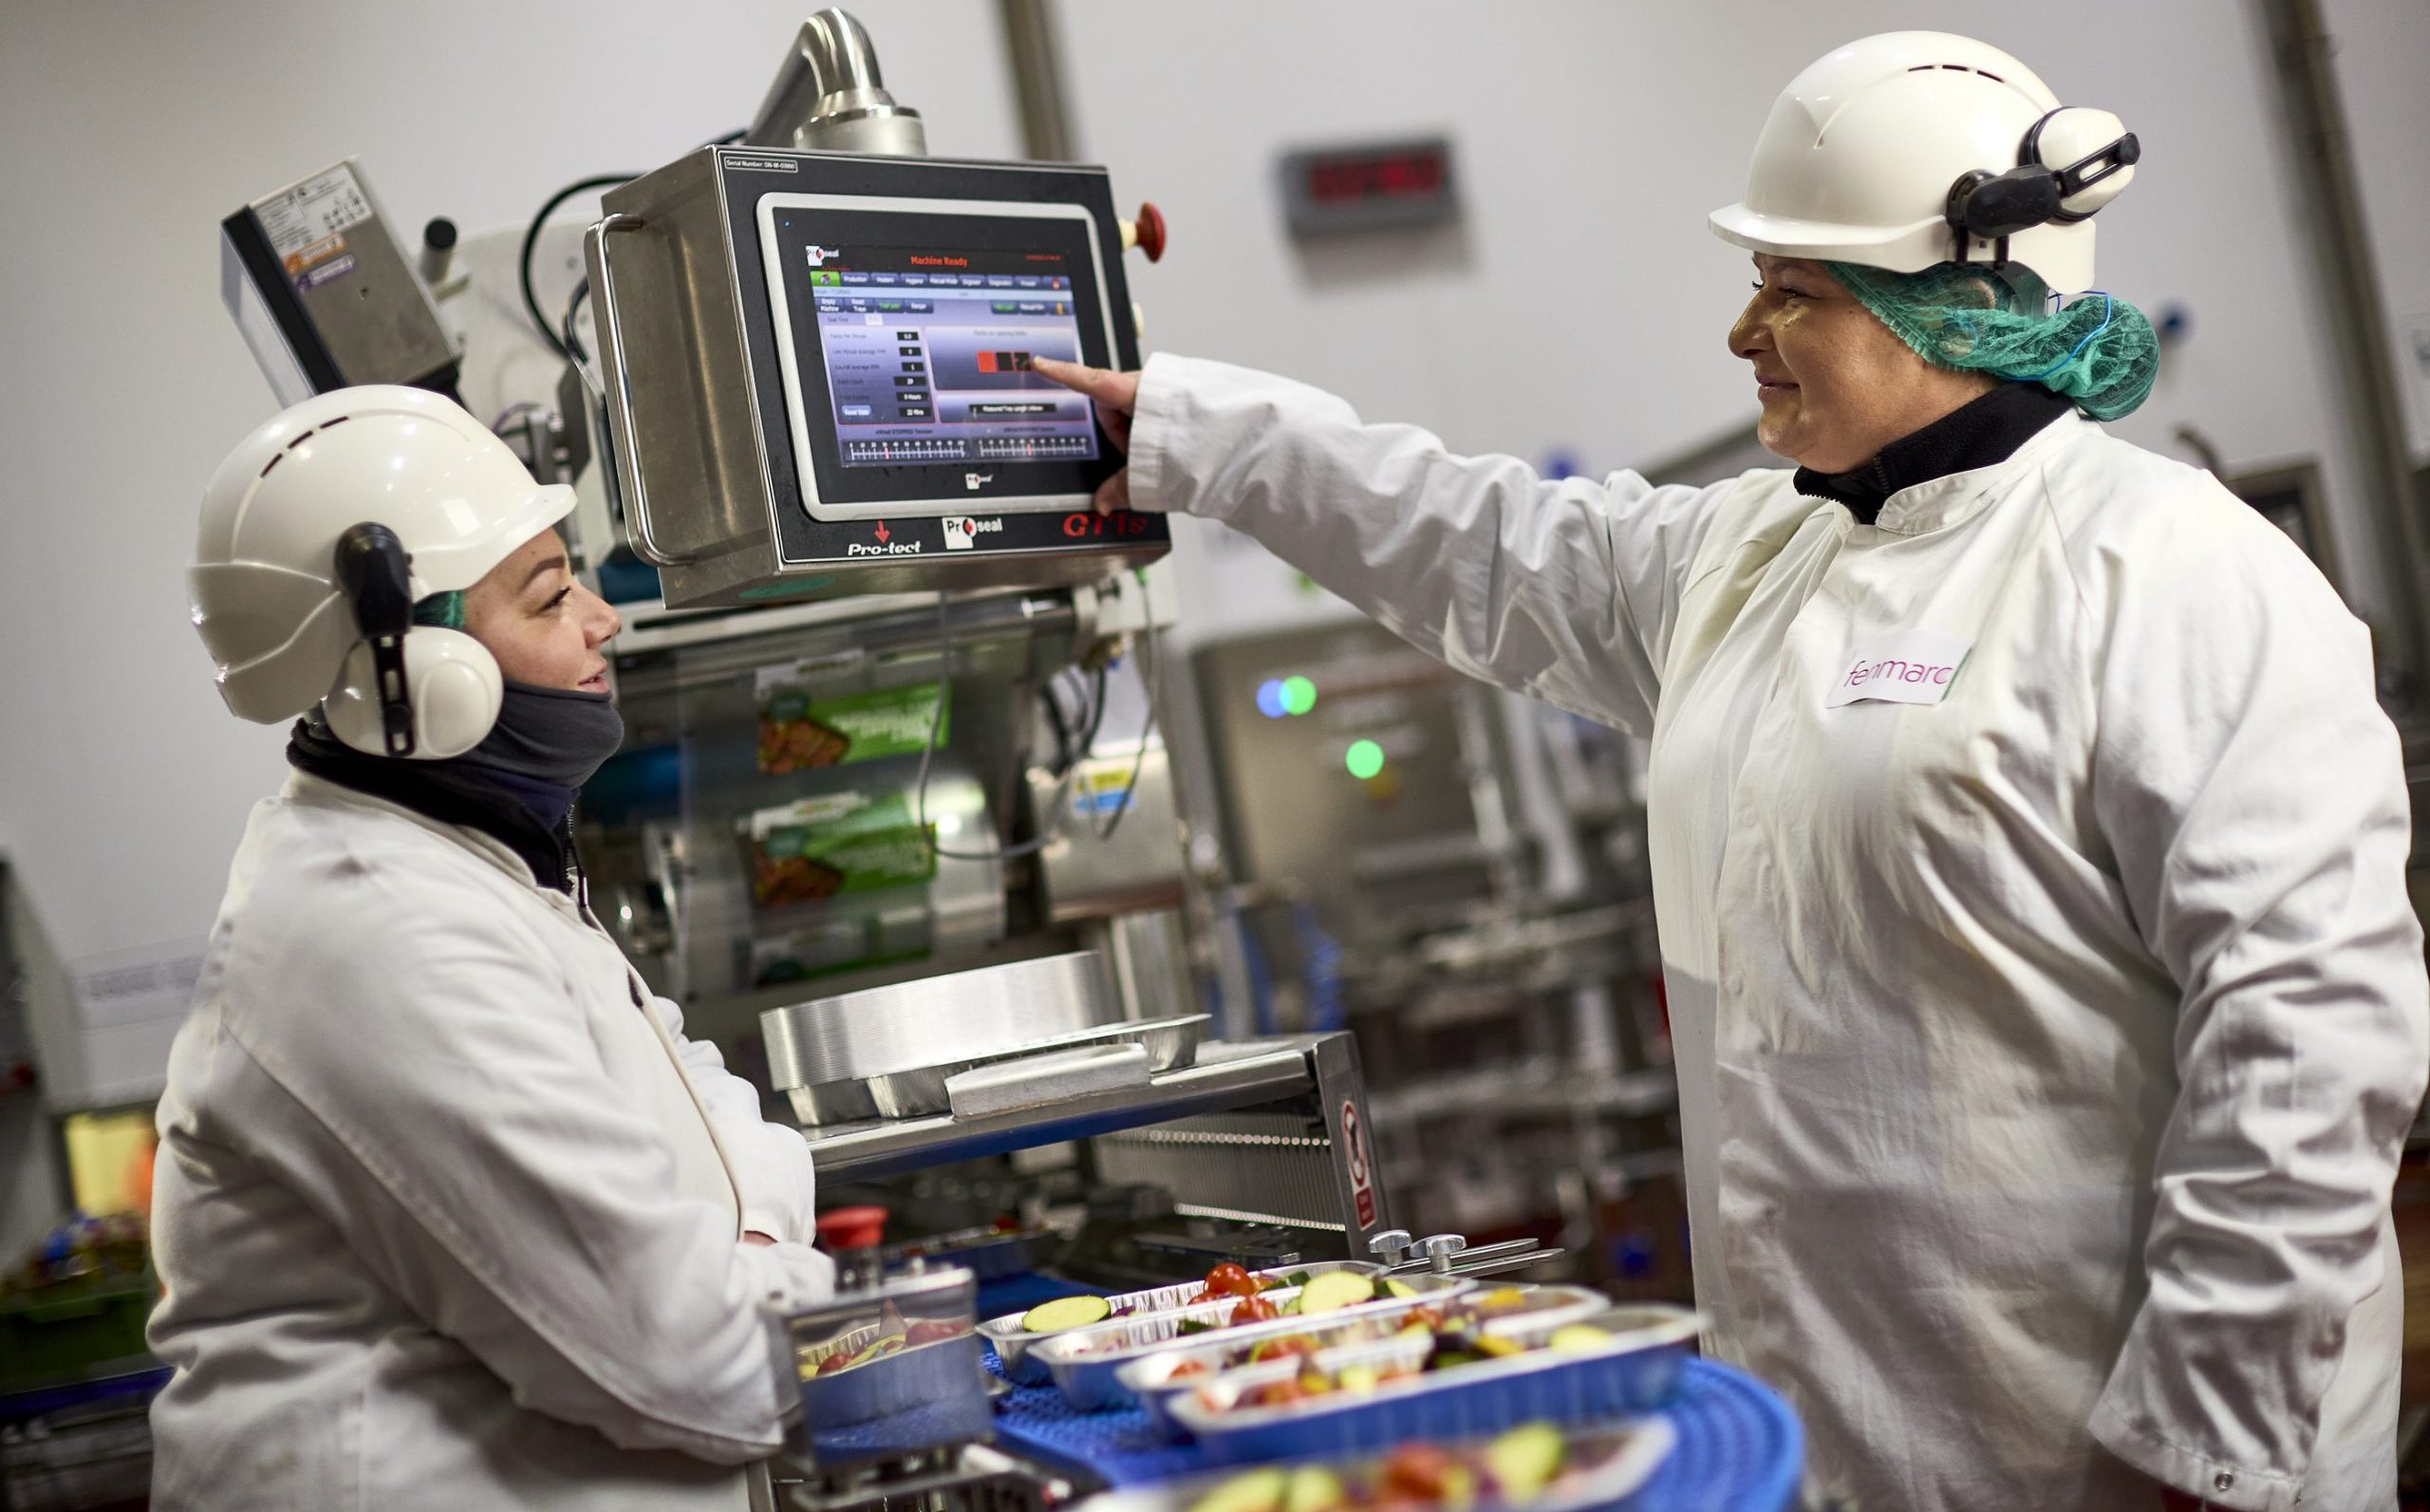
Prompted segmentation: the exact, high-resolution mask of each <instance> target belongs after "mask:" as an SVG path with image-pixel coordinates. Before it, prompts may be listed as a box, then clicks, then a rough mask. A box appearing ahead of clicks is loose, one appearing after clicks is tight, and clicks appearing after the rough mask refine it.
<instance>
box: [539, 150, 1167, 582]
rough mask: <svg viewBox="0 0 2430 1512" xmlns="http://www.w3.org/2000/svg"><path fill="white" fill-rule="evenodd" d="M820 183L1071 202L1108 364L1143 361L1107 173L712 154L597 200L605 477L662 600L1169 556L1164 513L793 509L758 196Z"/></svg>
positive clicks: (994, 575)
mask: <svg viewBox="0 0 2430 1512" xmlns="http://www.w3.org/2000/svg"><path fill="white" fill-rule="evenodd" d="M813 183H814V184H816V185H817V186H819V192H820V193H821V194H832V193H837V192H845V193H850V194H854V195H860V196H869V197H870V198H871V199H873V200H898V201H917V200H950V201H954V202H974V201H1014V202H1019V201H1033V202H1036V203H1040V204H1051V205H1056V206H1074V205H1076V206H1079V207H1082V208H1083V209H1085V210H1086V212H1087V213H1088V218H1089V222H1090V224H1091V225H1092V226H1093V228H1094V232H1093V240H1092V243H1091V250H1092V253H1093V256H1094V264H1095V268H1096V269H1097V270H1098V271H1099V274H1100V277H1101V288H1100V289H1099V290H1098V297H1099V298H1100V300H1101V303H1102V306H1103V313H1104V314H1105V315H1106V316H1107V321H1106V328H1105V331H1104V337H1105V339H1106V340H1107V341H1109V342H1110V343H1111V346H1112V349H1111V353H1110V358H1111V360H1112V361H1113V362H1115V363H1116V364H1119V365H1121V366H1123V367H1126V368H1128V367H1135V366H1137V365H1138V363H1139V352H1138V344H1137V341H1136V339H1135V335H1134V332H1133V329H1132V326H1131V321H1130V320H1129V319H1128V318H1127V317H1128V315H1129V313H1130V305H1131V299H1130V293H1129V286H1128V284H1127V283H1126V282H1125V280H1124V277H1123V268H1122V252H1123V248H1122V238H1121V225H1122V222H1121V221H1120V220H1119V219H1118V218H1117V216H1116V215H1115V213H1114V210H1113V201H1112V190H1111V188H1110V187H1109V184H1108V181H1107V177H1106V174H1105V172H1104V170H1103V169H1099V168H1084V167H1071V166H1066V165H1040V164H1030V163H1024V164H1009V163H986V162H964V161H953V160H947V159H910V158H885V157H863V156H858V155H852V154H843V153H803V152H784V151H773V150H769V149H761V148H743V147H706V148H702V149H701V150H700V151H698V152H695V153H692V154H691V155H689V156H687V157H684V158H682V159H677V160H676V161H674V162H672V163H669V164H667V165H666V166H664V167H663V168H660V169H658V170H656V171H655V172H653V173H649V174H645V175H644V176H643V177H640V178H637V179H635V180H633V181H632V182H631V183H629V184H626V185H625V186H624V187H622V188H619V189H615V190H611V191H609V192H608V194H607V196H605V197H604V198H603V200H602V203H603V205H604V206H605V207H606V209H607V212H608V214H607V216H606V217H605V218H603V219H602V220H601V221H600V222H599V223H598V224H597V225H595V226H593V227H592V228H591V232H590V234H589V238H588V240H587V242H586V245H585V256H586V259H587V261H588V263H589V272H590V280H591V286H592V298H593V300H594V302H595V303H596V305H597V308H598V335H599V345H600V368H601V371H602V374H603V380H602V381H603V384H604V387H605V390H606V394H605V398H606V409H607V433H608V439H609V443H610V445H609V451H610V454H611V456H612V457H613V459H614V465H613V466H612V467H611V468H609V469H608V470H607V476H609V477H610V478H611V479H612V480H613V481H614V483H615V484H616V486H617V489H618V491H619V496H620V501H621V504H622V507H623V513H624V518H625V521H626V528H627V530H628V532H629V533H630V535H631V538H632V541H633V545H634V549H635V550H636V551H640V552H641V554H642V555H643V556H644V557H645V558H647V559H648V560H649V561H650V562H652V563H653V564H655V565H656V566H657V567H658V569H659V574H660V579H661V582H662V583H663V585H664V595H665V600H666V602H667V604H668V605H669V606H671V607H699V606H712V605H748V604H754V603H765V602H771V601H790V600H794V599H806V598H817V597H826V596H836V595H842V594H853V593H886V592H896V591H902V590H905V589H913V588H918V589H936V588H949V589H957V590H959V589H967V588H997V587H1010V586H1028V587H1036V586H1051V585H1063V584H1080V583H1090V582H1095V581H1097V580H1100V579H1102V578H1104V577H1105V576H1106V575H1107V574H1108V573H1110V572H1113V571H1116V570H1119V569H1122V568H1125V567H1131V566H1137V565H1140V564H1143V563H1146V562H1148V561H1150V560H1153V559H1154V558H1155V557H1157V556H1160V555H1162V554H1164V552H1165V551H1166V550H1167V549H1168V541H1169V537H1168V531H1167V527H1166V525H1165V522H1164V521H1163V519H1162V518H1161V517H1158V516H1154V515H1149V514H1137V513H1123V514H1118V515H1112V516H1103V515H1097V514H1094V513H1091V512H1090V511H1089V510H1088V509H1087V508H1086V506H1085V504H1081V505H1077V506H1076V507H1075V508H1074V509H1072V510H1069V511H1066V512H1064V513H1059V514H1037V513H1018V512H1015V511H1014V510H1011V509H1007V510H1005V511H1003V512H1001V513H999V511H998V510H997V509H996V508H995V507H994V506H993V505H992V504H991V495H989V494H988V493H987V492H985V491H984V490H983V489H981V486H980V485H979V484H974V485H973V487H974V489H975V490H980V491H979V492H975V493H974V494H973V496H972V497H971V498H970V500H969V501H968V508H969V511H970V513H971V515H972V516H974V517H975V516H978V515H981V514H985V515H988V516H990V517H991V518H995V519H998V520H999V521H1000V528H998V529H994V530H990V531H987V532H984V533H983V534H978V535H965V536H964V537H963V539H962V542H961V544H959V545H954V544H949V543H948V541H947V538H946V524H945V519H946V512H945V511H944V510H943V509H937V510H932V511H927V512H925V517H923V516H922V515H919V514H915V515H914V516H912V517H908V518H903V517H895V516H889V517H888V519H885V520H879V521H876V522H875V525H874V529H872V528H871V523H872V522H870V521H869V520H823V519H819V518H816V517H813V515H812V514H810V513H808V512H806V511H804V510H802V509H800V508H798V507H794V505H793V503H792V500H793V498H794V495H796V494H797V493H798V489H797V487H796V486H795V484H794V476H795V475H794V468H795V457H794V446H793V444H792V440H791V427H790V425H789V424H788V423H786V421H785V417H786V415H787V403H786V399H785V393H784V375H783V370H782V362H781V359H780V357H779V350H780V339H779V333H777V332H776V330H775V327H774V316H773V314H772V311H771V308H770V300H769V297H768V293H767V274H766V271H765V264H764V261H763V256H764V254H763V251H762V247H761V226H760V217H759V204H760V201H761V199H762V198H763V197H765V196H770V195H780V194H781V195H790V194H795V193H799V192H801V191H802V190H803V189H804V188H805V186H807V185H811V184H813ZM970 476H972V477H973V478H983V477H984V476H986V475H981V474H979V473H975V472H974V473H972V474H971V475H970ZM1012 502H1013V500H1007V503H1008V504H1010V503H1012Z"/></svg>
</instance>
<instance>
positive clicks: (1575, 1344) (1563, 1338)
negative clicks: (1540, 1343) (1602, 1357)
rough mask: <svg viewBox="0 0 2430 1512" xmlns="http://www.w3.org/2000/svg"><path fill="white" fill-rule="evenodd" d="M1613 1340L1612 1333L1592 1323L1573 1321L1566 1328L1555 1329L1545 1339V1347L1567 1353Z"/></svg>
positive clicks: (1596, 1346)
mask: <svg viewBox="0 0 2430 1512" xmlns="http://www.w3.org/2000/svg"><path fill="white" fill-rule="evenodd" d="M1611 1340H1612V1335H1609V1334H1607V1333H1605V1332H1604V1331H1603V1330H1601V1329H1599V1328H1597V1327H1596V1326H1595V1325H1594V1324H1592V1323H1572V1324H1570V1325H1569V1326H1568V1327H1566V1328H1557V1329H1554V1330H1553V1336H1552V1337H1550V1338H1548V1339H1546V1340H1544V1348H1546V1349H1548V1350H1559V1351H1561V1352H1562V1353H1569V1352H1570V1351H1573V1350H1591V1349H1596V1348H1598V1347H1599V1346H1601V1345H1604V1344H1608V1343H1610V1342H1611Z"/></svg>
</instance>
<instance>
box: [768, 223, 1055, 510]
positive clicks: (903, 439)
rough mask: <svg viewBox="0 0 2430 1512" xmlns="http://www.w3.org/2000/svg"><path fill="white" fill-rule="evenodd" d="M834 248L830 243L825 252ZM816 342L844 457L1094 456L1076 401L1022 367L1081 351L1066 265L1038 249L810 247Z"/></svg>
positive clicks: (864, 460) (881, 462) (850, 463)
mask: <svg viewBox="0 0 2430 1512" xmlns="http://www.w3.org/2000/svg"><path fill="white" fill-rule="evenodd" d="M838 255H839V257H840V255H841V254H840V253H839V254H838ZM809 257H810V262H811V274H810V282H811V287H812V291H813V293H814V294H815V295H816V296H817V310H818V323H817V324H818V343H819V346H820V348H821V351H822V353H823V355H824V357H825V364H826V368H827V391H828V395H829V397H830V401H831V402H832V405H833V407H834V412H835V435H836V441H837V447H838V450H839V452H840V454H841V457H842V460H843V464H844V465H845V466H846V467H884V466H888V465H889V464H891V463H895V462H904V461H944V462H997V461H1034V460H1037V459H1038V458H1041V457H1077V458H1081V459H1094V457H1096V455H1097V437H1096V426H1095V424H1094V421H1093V420H1092V417H1091V416H1090V413H1089V405H1088V402H1087V401H1085V400H1083V399H1081V398H1080V397H1079V396H1078V395H1076V394H1074V393H1073V392H1072V391H1071V390H1070V389H1067V388H1065V387H1063V386H1062V385H1061V384H1059V383H1049V382H1048V381H1047V380H1046V379H1045V378H1044V377H1043V376H1042V375H1040V374H1039V373H1037V371H1036V370H1035V369H1034V367H1033V365H1032V364H1033V361H1034V359H1037V358H1039V357H1054V358H1060V359H1062V360H1063V361H1064V362H1067V363H1075V362H1078V361H1079V360H1080V329H1079V317H1078V316H1076V315H1075V314H1074V313H1073V308H1074V306H1073V302H1072V277H1071V274H1070V273H1069V272H1068V271H1042V270H1043V269H1053V268H1057V267H1059V266H1060V264H1061V262H1062V259H1061V258H1060V257H1059V256H1057V255H1056V254H1054V253H1051V252H1045V253H1041V252H1029V253H1014V254H1011V255H1005V254H1001V253H998V254H994V255H990V254H989V253H986V252H968V251H957V250H936V249H930V248H916V247H872V248H867V249H863V250H862V251H861V252H859V253H858V254H857V255H854V256H852V257H851V259H850V260H849V262H840V263H839V265H837V266H826V264H827V263H828V261H829V258H828V256H827V249H824V248H813V249H811V251H810V254H809Z"/></svg>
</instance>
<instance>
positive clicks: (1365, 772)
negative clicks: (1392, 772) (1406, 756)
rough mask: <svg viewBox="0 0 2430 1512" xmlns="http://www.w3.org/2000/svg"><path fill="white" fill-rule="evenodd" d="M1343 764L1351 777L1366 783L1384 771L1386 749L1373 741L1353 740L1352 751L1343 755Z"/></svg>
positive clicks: (1351, 743)
mask: <svg viewBox="0 0 2430 1512" xmlns="http://www.w3.org/2000/svg"><path fill="white" fill-rule="evenodd" d="M1341 764H1342V765H1343V766H1346V767H1348V768H1349V769H1350V775H1352V776H1354V777H1356V778H1357V779H1358V780H1359V781H1361V782H1364V781H1366V780H1367V779H1368V778H1369V777H1372V776H1374V775H1375V774H1377V773H1379V772H1381V771H1383V770H1384V748H1383V747H1382V746H1380V745H1377V744H1376V743H1375V742H1374V741H1373V740H1353V741H1351V742H1350V749H1349V750H1347V751H1345V752H1343V753H1342V754H1341Z"/></svg>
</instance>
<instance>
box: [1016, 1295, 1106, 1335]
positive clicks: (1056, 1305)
mask: <svg viewBox="0 0 2430 1512" xmlns="http://www.w3.org/2000/svg"><path fill="white" fill-rule="evenodd" d="M1112 1316H1113V1304H1112V1303H1111V1302H1109V1301H1107V1300H1106V1299H1105V1298H1104V1297H1056V1299H1055V1300H1053V1301H1051V1302H1040V1303H1038V1304H1037V1306H1036V1307H1033V1308H1031V1309H1030V1310H1029V1311H1028V1312H1026V1313H1023V1314H1022V1315H1021V1332H1022V1333H1024V1334H1061V1333H1065V1332H1067V1331H1069V1330H1071V1329H1075V1328H1086V1327H1088V1326H1089V1325H1090V1324H1091V1323H1102V1322H1104V1321H1105V1320H1106V1319H1107V1318H1109V1317H1112Z"/></svg>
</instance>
